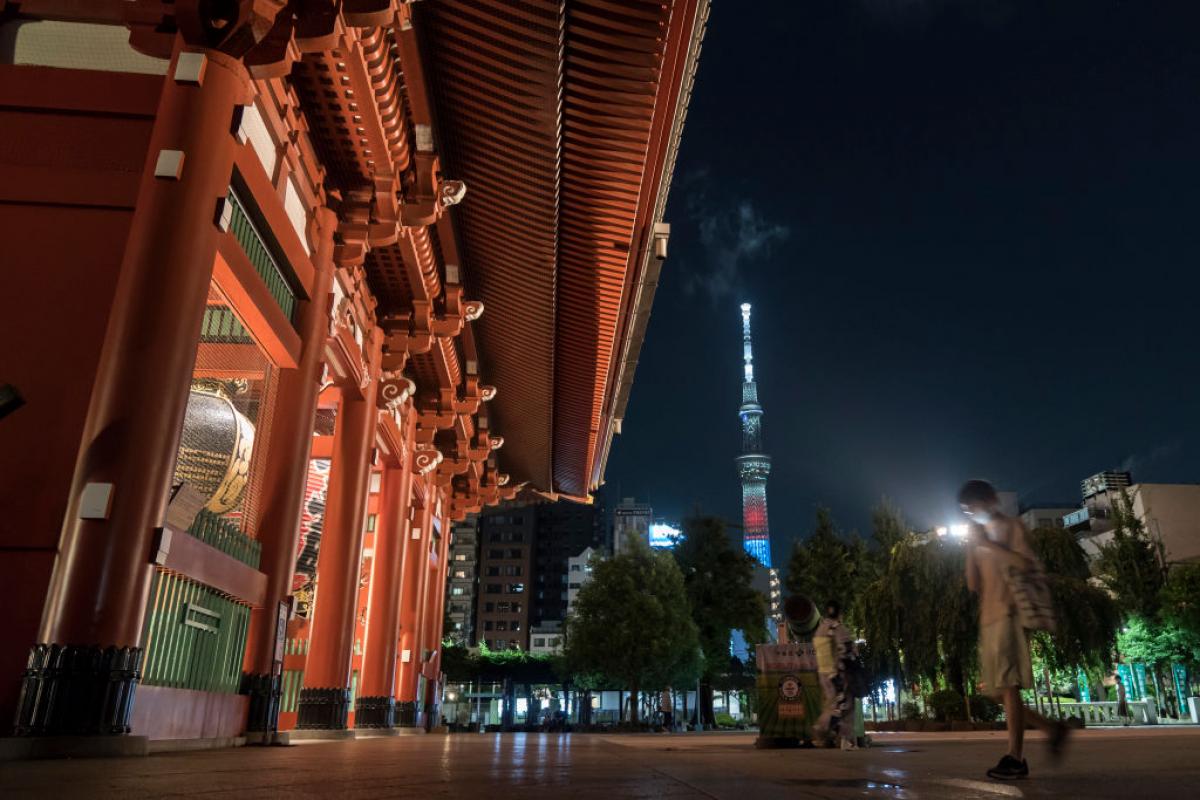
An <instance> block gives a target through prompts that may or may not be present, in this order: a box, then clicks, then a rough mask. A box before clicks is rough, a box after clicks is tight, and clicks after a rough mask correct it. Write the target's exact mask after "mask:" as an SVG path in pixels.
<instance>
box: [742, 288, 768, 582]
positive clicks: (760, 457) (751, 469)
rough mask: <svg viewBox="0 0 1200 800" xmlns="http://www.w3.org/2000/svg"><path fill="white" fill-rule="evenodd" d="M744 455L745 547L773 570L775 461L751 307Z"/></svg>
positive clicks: (746, 319)
mask: <svg viewBox="0 0 1200 800" xmlns="http://www.w3.org/2000/svg"><path fill="white" fill-rule="evenodd" d="M742 362H743V367H742V373H743V375H742V407H741V410H740V411H739V415H740V416H741V419H742V454H741V455H740V456H738V458H737V465H738V475H739V477H741V479H742V530H743V534H742V546H743V547H745V548H746V552H747V553H749V554H750V555H752V556H754V558H755V559H756V560H757V561H758V563H760V564H762V565H763V566H764V567H770V566H771V529H770V527H769V526H768V525H767V476H768V475H770V474H771V457H770V456H769V455H766V454H765V453H763V451H762V415H763V410H762V406H760V405H759V404H758V385H757V384H756V383H755V382H754V355H753V353H752V352H751V349H750V304H749V303H742Z"/></svg>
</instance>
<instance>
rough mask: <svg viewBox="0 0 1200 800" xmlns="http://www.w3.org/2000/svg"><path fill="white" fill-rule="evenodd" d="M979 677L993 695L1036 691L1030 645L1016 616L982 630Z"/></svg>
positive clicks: (992, 623)
mask: <svg viewBox="0 0 1200 800" xmlns="http://www.w3.org/2000/svg"><path fill="white" fill-rule="evenodd" d="M979 673H980V679H981V680H982V681H983V685H984V687H985V688H987V689H988V690H989V691H998V690H1000V689H1007V688H1008V687H1009V686H1016V687H1018V688H1020V689H1032V688H1033V665H1032V664H1031V663H1030V660H1029V641H1028V640H1027V639H1026V638H1025V629H1024V628H1022V627H1021V623H1020V622H1019V621H1018V620H1017V618H1016V617H1015V616H1008V617H1004V618H1003V619H998V620H996V621H995V622H990V623H988V624H987V625H985V626H983V627H982V628H980V630H979Z"/></svg>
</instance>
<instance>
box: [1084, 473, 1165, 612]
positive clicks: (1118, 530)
mask: <svg viewBox="0 0 1200 800" xmlns="http://www.w3.org/2000/svg"><path fill="white" fill-rule="evenodd" d="M1112 520H1113V536H1112V540H1111V541H1109V542H1108V543H1107V544H1104V545H1102V546H1101V547H1100V556H1099V558H1098V559H1097V560H1096V575H1097V577H1099V578H1100V580H1101V582H1103V584H1104V585H1105V587H1107V588H1108V590H1109V591H1110V592H1112V593H1113V594H1114V595H1116V598H1117V602H1118V604H1119V605H1120V607H1121V610H1122V611H1123V612H1124V613H1126V614H1136V615H1138V616H1141V617H1143V618H1144V619H1146V620H1153V619H1154V618H1155V617H1156V616H1157V615H1158V611H1159V608H1160V607H1161V603H1162V597H1161V592H1162V588H1163V584H1164V583H1165V581H1166V565H1165V558H1164V557H1163V550H1162V543H1161V542H1157V541H1155V540H1153V539H1151V538H1150V536H1149V535H1148V534H1147V533H1146V527H1145V526H1144V525H1143V524H1142V521H1141V520H1140V519H1138V517H1137V515H1136V514H1135V513H1133V504H1132V503H1131V502H1130V500H1129V495H1128V494H1126V493H1125V492H1124V491H1122V492H1121V494H1120V495H1119V496H1118V497H1117V498H1116V502H1115V503H1114V504H1113V509H1112Z"/></svg>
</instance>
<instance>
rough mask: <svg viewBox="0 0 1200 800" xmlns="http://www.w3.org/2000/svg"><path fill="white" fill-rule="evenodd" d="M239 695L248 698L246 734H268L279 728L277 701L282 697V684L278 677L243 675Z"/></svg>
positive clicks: (253, 674) (256, 674) (254, 674)
mask: <svg viewBox="0 0 1200 800" xmlns="http://www.w3.org/2000/svg"><path fill="white" fill-rule="evenodd" d="M241 693H242V694H244V695H247V696H249V698H250V708H249V713H248V714H247V716H246V732H247V733H264V732H266V733H269V732H271V731H274V730H277V729H278V728H279V701H280V698H281V697H282V696H283V682H282V680H281V679H280V677H279V676H278V675H263V674H262V673H245V674H243V675H242V689H241Z"/></svg>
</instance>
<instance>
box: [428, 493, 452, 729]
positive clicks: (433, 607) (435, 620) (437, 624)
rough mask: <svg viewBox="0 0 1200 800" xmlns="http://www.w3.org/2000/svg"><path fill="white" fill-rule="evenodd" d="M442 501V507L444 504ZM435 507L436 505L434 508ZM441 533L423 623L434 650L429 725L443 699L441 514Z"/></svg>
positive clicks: (446, 552) (446, 550)
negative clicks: (425, 621)
mask: <svg viewBox="0 0 1200 800" xmlns="http://www.w3.org/2000/svg"><path fill="white" fill-rule="evenodd" d="M446 505H447V504H446V503H445V502H444V501H443V505H442V507H443V509H444V508H445V507H446ZM435 510H436V508H435ZM440 524H441V526H442V536H441V541H440V545H439V548H438V562H437V568H436V569H434V570H431V581H430V587H429V596H428V598H427V602H428V608H429V617H428V623H427V625H426V628H425V630H426V637H427V638H426V642H427V645H426V647H427V648H428V649H430V650H433V651H434V656H433V658H432V660H431V661H430V664H431V666H430V668H429V671H430V673H431V674H432V675H433V677H432V678H431V679H430V680H429V682H428V683H427V684H426V698H425V707H426V709H428V713H427V725H428V726H429V727H432V726H434V725H438V724H440V709H441V702H442V691H441V689H442V687H441V671H442V640H443V635H444V634H445V631H444V630H443V627H444V624H445V619H446V576H447V575H448V574H449V571H448V570H449V566H450V565H449V564H448V563H447V560H448V558H449V556H450V520H449V517H447V516H443V517H442V518H441V520H440Z"/></svg>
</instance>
